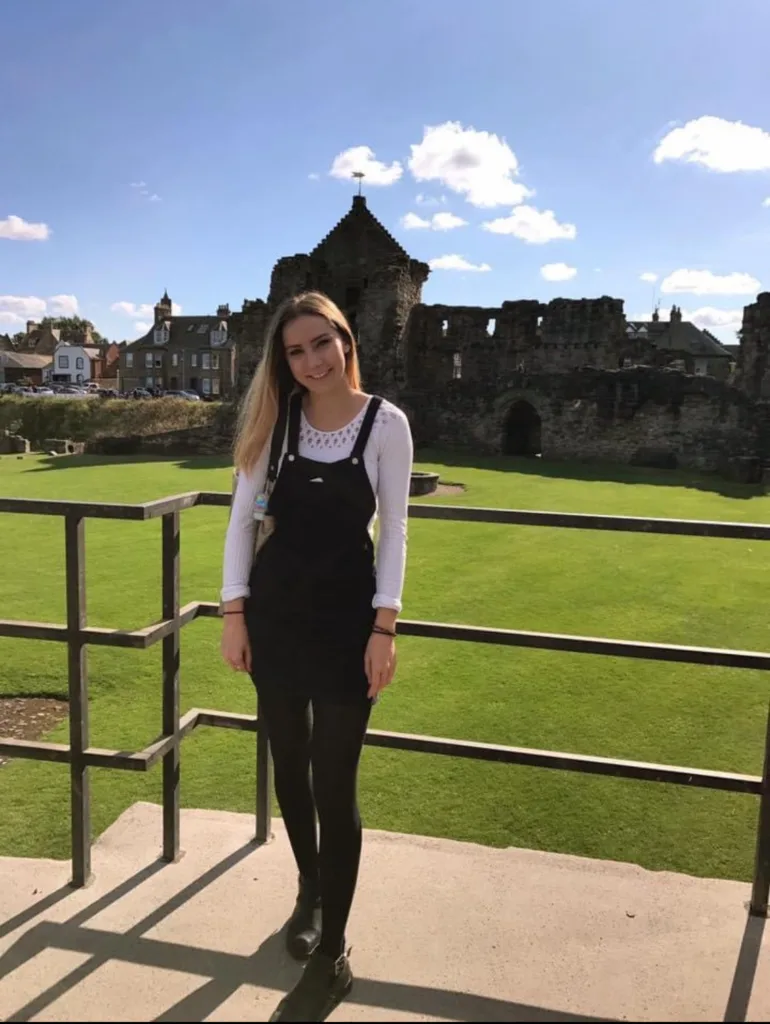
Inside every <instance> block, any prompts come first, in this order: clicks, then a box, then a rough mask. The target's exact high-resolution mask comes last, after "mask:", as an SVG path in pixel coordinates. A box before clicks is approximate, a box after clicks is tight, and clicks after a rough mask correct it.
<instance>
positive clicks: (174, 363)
mask: <svg viewBox="0 0 770 1024" xmlns="http://www.w3.org/2000/svg"><path fill="white" fill-rule="evenodd" d="M171 365H172V366H179V353H178V352H172V353H171Z"/></svg>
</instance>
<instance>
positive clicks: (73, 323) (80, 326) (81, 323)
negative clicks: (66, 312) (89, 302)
mask: <svg viewBox="0 0 770 1024" xmlns="http://www.w3.org/2000/svg"><path fill="white" fill-rule="evenodd" d="M38 326H39V327H49V326H50V327H53V328H54V329H55V330H59V331H61V340H62V341H79V340H80V338H81V337H82V335H83V333H84V332H85V330H86V328H88V327H90V328H91V337H92V338H93V340H94V342H96V344H97V345H99V344H101V343H102V342H105V341H106V340H107V339H106V338H105V337H103V336H102V335H101V334H100V333H99V332H98V331H97V330H96V328H95V327H94V325H93V324H92V323H91V321H90V320H84V319H83V317H80V316H44V317H43V319H42V320H41V321H40V323H39V324H38Z"/></svg>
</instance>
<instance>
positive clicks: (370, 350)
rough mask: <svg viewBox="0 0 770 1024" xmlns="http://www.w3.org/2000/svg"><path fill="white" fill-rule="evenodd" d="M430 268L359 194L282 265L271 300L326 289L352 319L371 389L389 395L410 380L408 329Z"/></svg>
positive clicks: (275, 276) (270, 302)
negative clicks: (315, 240) (307, 247)
mask: <svg viewBox="0 0 770 1024" xmlns="http://www.w3.org/2000/svg"><path fill="white" fill-rule="evenodd" d="M429 273H430V271H429V268H428V266H427V264H425V263H420V262H419V261H418V260H413V259H411V257H410V256H409V254H408V253H407V251H406V250H405V249H404V248H403V247H402V246H401V245H399V243H398V242H397V241H396V239H395V238H394V237H393V236H392V235H391V234H390V232H389V231H388V230H387V229H386V228H385V227H384V225H383V224H381V223H380V221H378V220H377V218H376V217H375V216H374V215H373V214H372V213H371V211H370V210H369V209H368V207H367V204H366V197H365V196H362V195H356V196H353V202H352V205H351V208H350V209H349V210H348V212H347V213H346V214H345V216H344V217H343V218H342V219H341V220H340V221H338V223H337V224H336V225H335V226H334V227H333V228H332V230H331V231H330V232H329V234H328V235H326V237H325V238H324V239H323V240H322V241H321V242H319V244H318V245H317V246H316V247H315V248H314V249H313V250H312V251H311V253H310V254H309V255H298V256H289V257H286V258H284V259H282V260H279V261H278V262H277V263H276V265H275V268H274V270H273V275H272V278H271V282H270V296H269V298H268V305H269V306H271V307H274V306H275V305H277V303H278V302H280V301H281V300H282V299H284V298H286V297H288V296H289V295H295V294H297V293H298V292H301V291H307V290H311V289H317V290H318V291H322V292H324V293H325V294H326V295H328V296H329V297H330V298H331V299H332V300H333V301H334V302H336V303H337V305H338V306H339V307H340V309H342V310H343V312H344V313H345V315H346V316H347V317H348V319H349V321H350V324H351V327H352V328H353V332H354V334H355V335H356V338H357V340H358V344H359V358H360V360H361V370H362V376H363V378H364V385H365V387H367V388H368V389H373V390H377V389H379V390H381V391H383V392H384V393H386V394H387V393H388V392H390V391H393V389H394V388H396V387H397V386H398V384H399V383H400V381H401V379H402V378H403V361H404V354H403V338H404V332H405V329H406V324H407V321H408V319H409V314H410V312H411V310H412V309H413V307H414V306H415V305H417V304H418V303H419V302H420V301H421V298H422V286H423V284H424V283H425V281H426V280H427V277H428V274H429Z"/></svg>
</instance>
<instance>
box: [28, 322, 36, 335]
mask: <svg viewBox="0 0 770 1024" xmlns="http://www.w3.org/2000/svg"><path fill="white" fill-rule="evenodd" d="M36 327H37V324H36V323H35V321H34V320H27V334H32V332H33V331H34V329H35V328H36Z"/></svg>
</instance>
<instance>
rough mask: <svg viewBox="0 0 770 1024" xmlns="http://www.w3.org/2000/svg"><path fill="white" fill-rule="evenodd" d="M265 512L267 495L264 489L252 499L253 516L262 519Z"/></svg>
mask: <svg viewBox="0 0 770 1024" xmlns="http://www.w3.org/2000/svg"><path fill="white" fill-rule="evenodd" d="M266 512H267V495H266V494H265V493H264V491H260V493H259V494H258V495H257V497H256V498H255V499H254V518H255V519H256V520H262V519H264V518H265V513H266Z"/></svg>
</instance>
